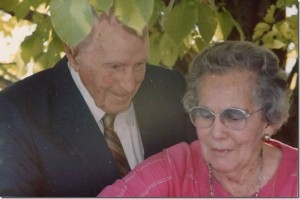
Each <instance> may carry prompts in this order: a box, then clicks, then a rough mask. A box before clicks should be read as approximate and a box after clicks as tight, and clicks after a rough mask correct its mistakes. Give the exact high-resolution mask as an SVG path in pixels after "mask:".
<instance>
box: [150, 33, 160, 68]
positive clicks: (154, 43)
mask: <svg viewBox="0 0 300 199" xmlns="http://www.w3.org/2000/svg"><path fill="white" fill-rule="evenodd" d="M161 39H162V34H161V33H159V32H154V33H152V34H151V35H150V42H149V43H150V46H149V57H148V62H149V63H150V64H154V65H159V63H160V61H161V60H162V52H161V49H160V44H161Z"/></svg>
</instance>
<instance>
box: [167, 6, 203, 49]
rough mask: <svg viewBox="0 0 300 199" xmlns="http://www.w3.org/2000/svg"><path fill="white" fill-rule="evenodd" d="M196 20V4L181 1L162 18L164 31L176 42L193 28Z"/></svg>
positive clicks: (178, 42)
mask: <svg viewBox="0 0 300 199" xmlns="http://www.w3.org/2000/svg"><path fill="white" fill-rule="evenodd" d="M196 21H197V6H195V5H193V4H189V3H186V2H182V3H180V4H178V5H176V6H175V7H174V8H173V9H172V10H171V11H170V12H169V13H168V14H167V15H166V16H165V20H164V24H163V26H164V30H165V33H166V34H167V35H168V36H169V37H170V38H171V39H172V40H173V41H174V42H175V43H176V44H180V43H181V42H182V40H183V39H184V38H185V37H186V36H187V35H188V34H189V33H190V32H191V31H192V30H193V29H194V27H195V23H196Z"/></svg>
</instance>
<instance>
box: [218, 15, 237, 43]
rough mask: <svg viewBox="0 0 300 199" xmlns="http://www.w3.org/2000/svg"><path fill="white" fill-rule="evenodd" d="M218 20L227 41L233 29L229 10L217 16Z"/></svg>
mask: <svg viewBox="0 0 300 199" xmlns="http://www.w3.org/2000/svg"><path fill="white" fill-rule="evenodd" d="M217 18H218V22H219V25H220V28H221V31H222V35H223V39H224V40H226V39H227V37H228V36H229V34H230V33H231V31H232V28H233V23H232V20H231V14H230V13H229V12H228V11H227V10H224V11H222V12H219V13H218V14H217Z"/></svg>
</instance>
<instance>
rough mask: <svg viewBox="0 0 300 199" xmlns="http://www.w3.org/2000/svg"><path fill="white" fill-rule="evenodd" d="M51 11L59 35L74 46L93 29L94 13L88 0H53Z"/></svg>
mask: <svg viewBox="0 0 300 199" xmlns="http://www.w3.org/2000/svg"><path fill="white" fill-rule="evenodd" d="M50 13H51V22H52V25H53V28H54V29H55V31H56V33H57V35H58V36H59V37H60V38H61V39H62V40H63V41H64V42H66V43H67V44H68V45H70V46H72V47H74V46H76V45H77V44H78V43H79V42H80V41H81V40H82V39H84V38H85V37H86V36H87V35H88V34H89V33H90V31H91V29H92V22H93V14H92V10H91V7H90V5H89V3H88V1H87V0H51V2H50Z"/></svg>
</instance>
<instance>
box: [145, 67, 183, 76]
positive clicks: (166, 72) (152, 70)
mask: <svg viewBox="0 0 300 199" xmlns="http://www.w3.org/2000/svg"><path fill="white" fill-rule="evenodd" d="M146 77H156V78H160V77H164V79H167V78H170V79H174V78H176V79H181V80H183V75H182V74H181V73H180V72H178V71H176V70H174V69H169V68H165V67H163V66H156V65H151V64H147V70H146Z"/></svg>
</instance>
